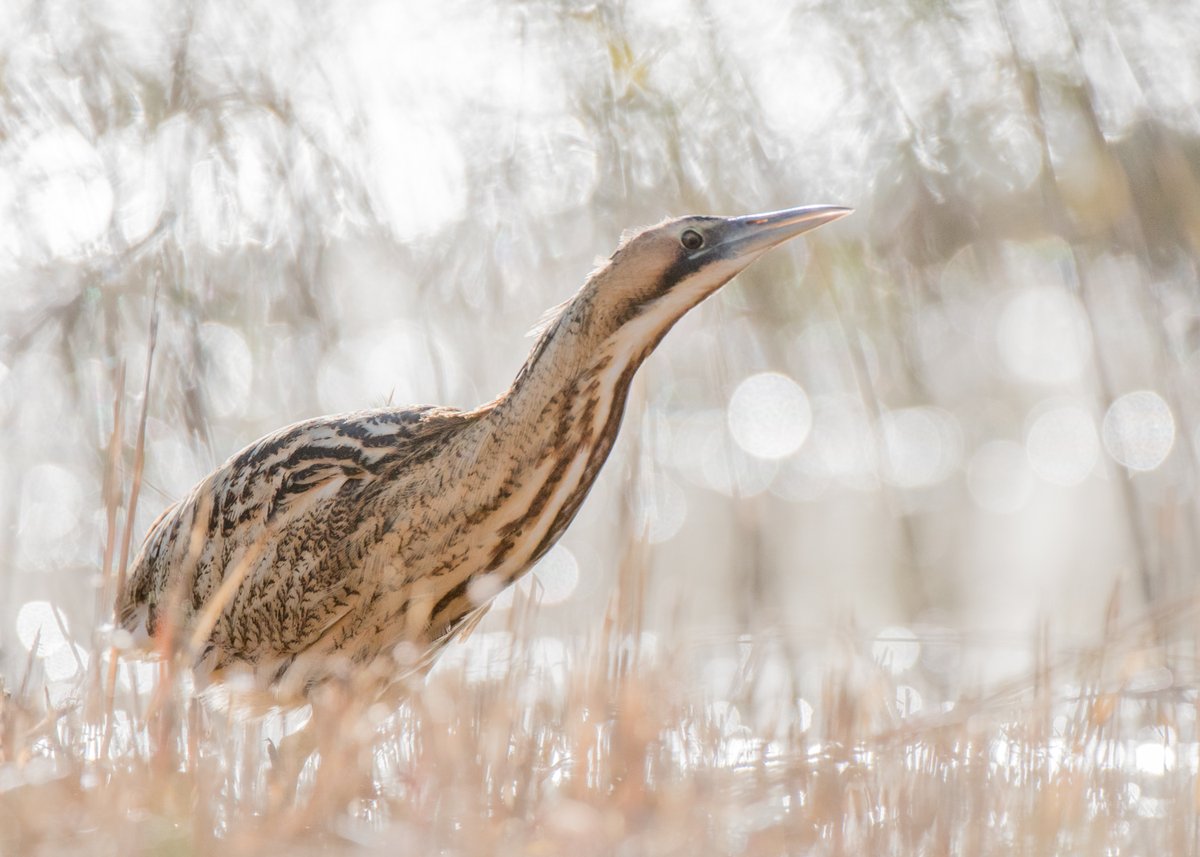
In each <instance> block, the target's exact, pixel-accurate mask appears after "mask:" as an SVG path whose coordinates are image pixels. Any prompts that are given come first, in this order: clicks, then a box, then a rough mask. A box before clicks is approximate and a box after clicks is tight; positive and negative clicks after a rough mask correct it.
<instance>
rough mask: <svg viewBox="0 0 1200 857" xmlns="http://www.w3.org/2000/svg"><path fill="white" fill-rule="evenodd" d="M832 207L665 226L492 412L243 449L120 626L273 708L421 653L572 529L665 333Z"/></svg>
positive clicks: (603, 285) (162, 522)
mask: <svg viewBox="0 0 1200 857" xmlns="http://www.w3.org/2000/svg"><path fill="white" fill-rule="evenodd" d="M848 211H849V210H848V209H843V208H836V207H832V206H811V207H807V208H800V209H790V210H787V211H782V212H774V213H771V214H765V215H751V216H748V217H741V218H721V217H685V218H680V219H677V220H670V221H666V222H664V223H662V224H659V225H657V226H654V227H651V228H649V229H647V230H644V231H643V232H641V233H639V234H637V235H635V236H633V237H632V238H630V239H628V240H627V241H625V242H623V243H622V245H621V246H620V247H619V248H618V249H617V251H616V252H615V253H614V254H613V256H612V258H611V259H610V260H609V261H608V262H607V263H606V264H605V265H603V266H601V267H600V268H599V269H598V270H596V271H595V272H593V273H592V275H591V276H589V277H588V279H587V281H586V282H585V283H584V285H583V287H582V288H581V289H580V291H579V292H578V293H577V294H576V295H575V296H574V297H573V298H572V299H571V300H570V301H569V302H567V303H566V304H565V305H564V306H563V308H562V309H561V311H560V312H558V314H557V316H556V317H554V319H553V321H552V322H551V323H550V324H549V325H548V326H547V328H546V330H545V331H544V332H543V333H542V335H541V337H540V338H539V340H538V342H537V344H536V345H535V346H534V348H533V351H532V353H531V354H530V356H529V358H528V360H527V361H526V363H525V365H524V366H523V367H522V369H521V371H520V373H519V374H518V375H517V378H516V380H515V381H514V382H513V384H512V387H511V388H510V389H509V390H508V391H507V392H505V393H504V394H503V395H501V396H500V397H499V398H497V399H496V400H495V401H494V402H491V403H489V404H486V405H484V406H482V407H480V408H477V409H475V410H472V411H457V410H453V409H449V408H437V407H414V408H384V409H379V410H373V411H362V412H358V413H352V414H344V415H339V416H329V417H319V418H317V419H313V420H308V421H306V422H302V423H297V424H295V425H292V426H288V427H286V428H283V429H280V430H279V431H277V432H275V433H273V434H270V435H267V436H266V437H264V438H262V439H260V440H258V441H256V442H255V443H254V444H252V445H250V446H249V447H247V448H246V449H244V450H242V451H241V452H239V453H238V454H236V455H235V456H233V457H232V458H231V459H229V461H227V462H226V463H225V464H223V465H222V466H221V467H219V468H218V469H217V470H216V471H214V472H213V473H212V474H210V475H209V476H208V477H207V478H206V479H204V480H203V481H202V482H201V483H200V484H198V485H197V486H196V487H195V488H194V489H193V490H192V492H191V493H190V494H189V495H188V496H187V497H186V498H184V499H183V500H182V501H180V502H179V503H177V504H175V505H174V506H172V507H171V508H169V509H168V510H167V511H166V512H164V513H163V515H162V516H161V517H160V518H159V519H158V520H157V521H156V522H155V523H154V525H153V526H152V527H151V529H150V532H149V534H148V535H147V537H146V540H145V542H144V544H143V545H142V549H141V551H140V553H139V554H138V556H137V558H136V559H135V560H134V563H133V566H132V569H131V572H130V574H129V577H128V579H127V580H126V582H125V585H124V587H123V589H122V591H121V592H120V593H119V594H118V599H117V615H118V618H119V621H120V623H121V624H122V625H123V626H124V627H125V628H127V629H129V630H133V631H137V630H144V631H146V632H148V633H149V634H150V635H156V634H161V633H162V632H163V629H164V628H165V627H168V626H171V627H176V628H178V629H179V630H181V631H182V632H183V633H182V636H183V638H185V639H187V638H189V637H190V638H191V639H192V641H193V643H194V648H193V650H192V652H191V654H192V655H193V656H194V658H195V661H196V667H197V672H198V673H199V674H200V676H201V677H202V678H206V679H209V680H211V679H212V678H214V677H218V676H221V675H222V674H224V673H226V672H227V671H228V670H230V669H231V668H244V669H245V670H247V671H249V672H250V673H251V674H252V675H253V677H254V684H255V685H256V686H257V687H259V688H267V687H274V688H275V689H276V690H277V691H279V692H281V693H283V694H285V695H287V696H293V695H296V694H301V693H303V692H304V691H305V690H306V689H307V688H308V687H309V686H311V685H312V684H313V683H314V682H319V681H321V680H323V679H325V678H327V677H329V676H330V675H332V674H335V673H337V672H339V671H340V670H343V669H345V668H347V667H348V666H350V665H354V664H361V663H366V662H369V661H374V660H375V659H376V658H377V657H378V656H379V655H386V654H388V653H389V652H391V651H392V650H393V649H394V648H395V646H396V645H397V644H399V643H401V642H406V641H407V642H410V643H413V644H415V645H416V646H417V647H418V649H419V650H422V651H430V652H431V651H434V650H436V649H437V647H439V646H440V645H441V644H442V643H444V642H445V641H446V640H447V639H449V638H450V637H451V636H452V635H453V634H454V632H455V631H456V630H457V629H458V628H460V627H462V626H463V625H464V623H465V622H467V621H468V620H469V619H470V617H471V616H472V615H473V614H476V613H477V612H478V611H480V610H483V609H486V605H487V600H486V598H487V595H489V594H490V593H494V592H496V591H498V590H499V589H500V588H502V587H503V586H504V585H507V584H508V583H510V582H511V581H512V580H514V579H515V578H516V577H517V576H519V575H520V574H522V573H523V572H525V571H526V570H527V569H529V567H530V566H531V565H533V563H534V562H536V561H537V559H538V558H540V557H541V556H542V555H543V554H544V553H545V552H546V551H547V550H549V548H550V547H551V546H552V545H553V544H554V542H555V541H556V540H557V538H558V537H559V535H560V534H561V533H562V531H563V530H564V529H565V528H566V526H567V525H568V524H569V523H570V522H571V520H572V518H573V517H574V515H575V513H576V511H577V510H578V509H579V505H580V503H582V501H583V498H584V497H585V496H586V494H587V492H588V490H589V489H590V488H591V485H592V483H593V481H594V480H595V478H596V475H597V473H598V472H599V470H600V467H601V465H603V463H604V460H605V458H606V457H607V456H608V453H609V451H610V450H611V448H612V445H613V442H614V440H615V439H616V435H617V430H618V428H619V426H620V422H621V415H622V412H623V410H624V406H625V398H626V395H627V393H628V389H629V385H630V382H631V381H632V379H633V375H634V373H635V372H636V371H637V369H638V367H639V366H640V365H641V363H642V361H643V360H645V358H646V357H647V356H648V355H649V354H650V352H651V351H653V349H654V348H655V346H656V345H657V344H658V342H659V341H660V340H661V339H662V337H663V336H664V335H665V334H666V332H667V331H668V330H669V329H670V328H671V326H672V325H673V324H674V323H675V322H676V321H678V319H679V318H680V317H682V316H683V315H684V313H686V312H687V311H688V310H689V309H690V308H691V307H693V306H695V305H696V304H698V303H699V302H700V301H702V300H703V299H704V298H705V297H707V296H708V295H710V294H712V293H713V292H714V291H716V290H717V289H718V288H720V286H722V285H723V284H724V283H726V282H728V281H729V280H730V279H731V278H732V277H733V276H734V275H735V274H737V273H738V272H739V271H740V270H742V269H743V268H745V267H746V266H747V265H749V264H750V263H751V262H752V261H753V260H754V259H756V258H758V256H760V255H761V254H762V253H764V252H766V250H768V249H770V248H771V247H773V246H775V245H776V244H779V243H781V242H782V241H785V240H787V239H788V238H791V237H794V236H796V235H799V234H801V233H802V232H805V231H808V230H809V229H813V228H815V227H817V226H820V225H822V224H824V223H828V222H830V221H832V220H835V219H837V218H839V217H842V216H844V215H845V214H847V213H848ZM485 575H486V576H487V577H486V578H485V577H484V576H485ZM167 617H170V621H165V620H166V619H167Z"/></svg>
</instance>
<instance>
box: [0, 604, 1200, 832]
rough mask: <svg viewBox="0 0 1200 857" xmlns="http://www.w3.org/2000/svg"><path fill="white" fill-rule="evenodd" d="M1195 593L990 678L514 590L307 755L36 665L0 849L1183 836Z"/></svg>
mask: <svg viewBox="0 0 1200 857" xmlns="http://www.w3.org/2000/svg"><path fill="white" fill-rule="evenodd" d="M1196 606H1197V605H1196V604H1195V603H1189V604H1186V605H1181V606H1180V607H1178V608H1176V609H1175V610H1174V611H1172V612H1171V613H1169V614H1163V615H1160V616H1158V617H1156V619H1157V621H1156V622H1155V623H1154V624H1153V625H1150V624H1141V623H1139V624H1135V625H1133V626H1131V627H1128V628H1116V627H1113V628H1111V629H1110V633H1109V635H1108V637H1107V640H1106V643H1105V644H1104V645H1103V646H1101V647H1099V648H1097V649H1095V650H1093V651H1085V652H1078V653H1074V654H1071V655H1069V656H1062V657H1059V658H1057V659H1055V660H1054V661H1050V660H1048V659H1047V658H1046V656H1045V655H1044V654H1039V653H1038V652H1037V651H1034V653H1033V655H1032V657H1033V659H1034V661H1035V663H1036V668H1035V670H1034V671H1033V673H1032V674H1031V675H1029V676H1027V677H1026V678H1023V679H1020V680H1014V681H1011V682H1009V683H1008V684H1004V685H997V686H993V687H991V688H987V689H984V688H981V687H979V686H978V685H977V684H975V685H974V687H973V686H972V682H970V681H969V680H968V679H967V678H966V677H967V676H968V675H969V674H970V673H972V672H973V671H975V670H976V669H977V668H978V667H979V666H980V665H984V664H986V662H987V661H988V659H989V658H990V657H993V656H994V655H995V654H996V653H997V651H998V647H997V646H996V645H994V644H980V645H969V644H968V643H966V642H964V641H962V640H948V639H946V638H944V637H936V636H926V637H925V638H924V639H922V638H921V637H920V636H918V638H917V642H919V644H920V645H921V649H920V651H921V657H919V658H917V659H916V660H915V661H914V662H912V663H911V665H908V660H909V657H910V656H911V655H912V654H915V653H916V650H915V649H912V648H905V647H911V646H912V641H908V640H899V641H897V642H896V645H898V646H899V648H891V649H889V648H888V645H889V644H888V641H886V640H875V641H871V640H868V639H864V638H861V637H859V636H856V635H855V634H854V633H853V632H851V631H849V630H848V631H847V632H846V633H844V634H841V635H837V636H836V637H834V638H832V639H829V638H826V639H812V640H810V641H809V642H808V643H807V644H805V645H802V646H800V647H799V652H797V650H796V649H794V648H792V647H791V646H790V645H789V644H787V643H786V640H787V639H789V635H785V634H782V633H775V634H766V635H763V636H761V637H757V638H754V639H750V638H741V639H732V640H710V641H707V642H705V643H703V644H696V645H692V646H690V647H685V646H677V647H675V648H674V649H673V650H671V651H666V650H664V648H663V647H662V645H661V643H658V644H654V645H649V644H650V643H653V642H654V641H653V638H651V637H643V638H642V640H643V641H644V642H645V643H647V645H645V646H640V647H639V646H637V645H635V644H634V643H633V637H632V636H631V635H629V634H627V633H626V632H627V628H625V627H623V625H626V623H624V622H622V621H620V620H619V619H618V618H617V617H618V615H619V612H620V611H619V610H617V609H614V610H612V611H610V615H611V616H612V617H613V621H612V622H611V623H609V624H608V625H607V626H606V628H605V633H604V634H603V635H602V636H601V637H600V638H597V639H593V640H591V641H590V642H583V641H575V644H574V645H572V644H571V643H570V642H569V641H568V643H567V645H566V647H564V645H563V643H562V641H556V640H548V639H545V638H538V637H534V636H532V635H531V634H530V633H529V632H528V631H526V630H525V628H526V627H527V626H528V622H527V619H528V615H529V613H528V611H521V610H515V611H514V614H513V615H514V616H517V615H520V616H525V617H526V620H524V621H514V622H513V623H512V626H511V627H510V630H509V631H505V632H491V633H490V634H488V635H486V636H485V637H477V638H476V639H474V640H472V641H467V643H466V644H464V645H463V646H462V647H461V648H459V649H457V650H455V649H451V650H450V653H449V655H448V658H447V660H446V661H445V662H444V663H442V664H440V665H439V666H438V667H437V668H435V669H434V670H433V671H432V672H431V673H430V674H429V675H428V676H427V677H423V678H421V679H414V680H412V681H411V682H410V683H409V684H408V685H407V686H406V687H404V688H403V692H402V698H401V699H400V700H399V701H396V702H388V701H386V699H385V700H383V701H380V699H379V697H377V696H376V695H375V694H374V693H371V692H364V689H363V687H361V686H356V684H359V685H361V684H362V683H363V682H362V681H359V680H358V679H351V680H348V681H347V682H345V683H342V684H331V685H328V686H326V687H325V688H323V689H322V691H321V692H320V693H319V695H318V696H317V697H316V698H315V699H314V700H313V710H314V717H313V719H312V721H311V723H310V725H309V728H307V729H304V730H301V732H300V733H299V734H300V735H307V736H308V737H309V738H310V739H311V740H314V741H315V742H316V743H317V745H318V746H319V757H318V758H319V761H318V759H316V758H314V759H310V760H309V761H308V763H307V764H306V765H305V767H304V768H303V770H301V771H299V772H298V773H297V771H296V767H297V766H296V764H295V761H296V760H297V759H301V758H303V753H299V754H297V753H295V752H294V751H293V750H292V749H289V742H291V741H293V740H294V739H293V738H288V739H285V740H284V741H283V743H282V746H281V747H280V749H278V750H277V749H276V745H277V744H278V742H279V740H280V734H281V725H282V724H281V722H280V717H279V715H277V714H275V715H271V716H267V717H260V718H252V719H246V718H240V717H236V716H234V717H231V716H229V715H228V714H227V713H225V712H224V711H223V710H221V709H218V708H216V707H214V706H213V705H211V704H209V703H207V702H205V701H202V700H201V699H199V698H197V697H196V696H195V695H194V694H192V693H190V692H189V689H188V681H187V676H186V674H185V673H182V672H180V671H178V670H171V669H169V668H168V666H169V665H165V664H164V665H163V666H162V667H161V673H162V676H161V679H160V680H159V681H156V682H153V683H151V684H150V685H149V686H139V685H138V683H137V681H136V679H135V680H133V681H131V682H130V683H129V685H130V686H128V687H125V688H124V689H122V690H120V691H119V692H118V693H117V701H116V709H115V711H114V718H115V719H111V720H110V719H109V718H108V717H107V716H106V714H105V712H104V706H103V705H99V704H96V703H97V701H98V700H100V699H103V696H104V695H103V693H102V692H101V686H102V683H103V682H102V676H101V675H100V673H101V672H102V666H93V667H92V669H91V670H90V672H89V674H88V675H87V676H86V677H85V679H84V680H83V681H82V682H81V685H80V688H79V694H78V699H77V700H76V701H71V702H67V703H64V704H61V705H58V706H51V705H49V704H48V702H47V700H48V697H47V696H46V695H45V694H43V693H42V692H40V691H39V689H38V687H37V682H36V681H34V680H32V679H30V680H28V681H26V682H25V683H24V685H23V687H22V688H21V689H20V690H17V691H16V692H15V693H13V694H12V695H10V696H8V697H6V698H5V699H4V700H3V703H2V707H0V853H5V854H38V853H44V854H51V853H53V854H60V853H122V854H127V853H172V854H174V853H215V852H220V853H222V854H224V855H231V854H257V853H263V852H264V851H265V850H267V849H285V850H286V852H287V853H320V852H325V851H331V850H332V851H354V850H363V851H367V852H370V851H373V850H379V851H386V852H387V853H405V854H408V853H412V854H429V853H454V854H559V853H572V854H579V855H583V854H613V853H621V854H643V853H644V854H709V853H712V854H783V853H830V854H860V853H900V854H907V853H928V854H1008V853H1014V852H1015V853H1027V854H1042V853H1045V854H1050V853H1067V852H1078V853H1088V854H1101V853H1156V854H1158V853H1194V849H1195V847H1196V845H1197V836H1198V829H1197V823H1196V818H1197V816H1196V802H1197V792H1196V780H1195V774H1196V767H1197V755H1196V748H1197V735H1196V694H1195V691H1194V679H1195V675H1194V673H1195V670H1194V664H1195V657H1194V643H1193V642H1192V640H1193V636H1192V635H1191V633H1190V628H1191V627H1193V626H1194V624H1195V621H1196V618H1197V617H1196ZM614 608H615V605H614ZM1164 635H1166V636H1167V637H1169V638H1171V639H1174V640H1176V641H1177V642H1175V643H1174V644H1172V645H1165V644H1161V643H1159V642H1156V639H1158V638H1162V637H1164ZM793 636H794V635H793ZM485 644H486V645H485ZM1035 649H1036V647H1035ZM897 653H898V654H899V656H900V659H901V660H902V661H904V663H899V664H898V663H895V662H893V656H894V655H896V654H897ZM954 661H957V666H951V668H950V669H949V670H947V668H946V666H947V664H948V663H952V662H954ZM92 663H93V664H95V665H102V664H103V661H102V660H101V659H100V658H94V659H93V660H92ZM126 669H127V670H133V666H132V665H126ZM27 678H28V677H27ZM364 681H365V680H364ZM914 699H919V700H920V701H919V702H915V703H914ZM810 705H811V708H809V706H810ZM906 708H907V709H909V710H907V711H906V710H905V709H906ZM290 717H291V719H292V723H293V725H294V724H295V722H296V720H297V717H298V715H297V714H291V715H290ZM109 728H112V729H113V739H112V741H111V743H110V744H108V746H107V752H105V749H104V748H105V746H106V742H105V734H106V732H107V730H108V729H109Z"/></svg>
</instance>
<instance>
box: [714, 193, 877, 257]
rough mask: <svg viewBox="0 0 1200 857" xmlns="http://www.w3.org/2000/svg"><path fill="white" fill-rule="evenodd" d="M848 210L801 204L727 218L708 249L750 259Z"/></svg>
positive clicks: (846, 212)
mask: <svg viewBox="0 0 1200 857" xmlns="http://www.w3.org/2000/svg"><path fill="white" fill-rule="evenodd" d="M852 211H854V209H853V208H846V207H844V206H841V205H803V206H801V207H799V208H785V209H784V210H783V211H770V212H767V213H766V214H747V215H745V216H744V217H730V218H728V219H727V220H726V221H725V226H724V228H722V230H721V241H720V243H718V244H716V245H715V246H713V247H712V248H711V249H713V250H717V251H718V252H719V253H720V254H721V255H722V256H725V257H726V258H742V257H746V256H749V257H751V258H754V257H755V256H757V255H758V254H760V253H762V252H764V251H766V250H769V249H771V248H772V247H774V246H776V245H777V244H782V243H783V242H784V241H787V240H788V239H789V238H795V237H796V236H797V235H802V234H804V233H805V232H808V231H810V230H812V229H816V228H817V227H818V226H824V225H825V224H826V223H832V222H833V221H835V220H841V219H842V218H843V217H845V216H846V215H847V214H849V213H850V212H852Z"/></svg>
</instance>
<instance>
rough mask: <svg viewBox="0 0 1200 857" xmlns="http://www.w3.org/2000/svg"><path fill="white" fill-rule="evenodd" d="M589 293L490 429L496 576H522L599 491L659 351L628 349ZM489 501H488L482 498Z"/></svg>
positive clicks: (493, 412)
mask: <svg viewBox="0 0 1200 857" xmlns="http://www.w3.org/2000/svg"><path fill="white" fill-rule="evenodd" d="M603 334H604V325H603V323H602V322H598V320H597V319H596V317H595V305H594V303H593V302H592V301H591V300H590V299H589V297H588V293H587V292H586V291H584V292H581V293H580V295H578V296H577V297H576V299H575V300H574V301H573V302H572V303H571V304H569V305H568V306H567V307H566V308H565V310H564V311H563V313H562V314H561V315H560V316H559V317H558V318H557V319H556V320H555V321H553V322H552V323H551V324H550V326H549V327H548V328H547V329H546V330H545V332H544V333H543V334H542V337H541V339H539V341H538V343H537V345H535V346H534V348H533V351H532V352H531V353H530V356H529V359H528V360H527V361H526V363H525V365H524V366H523V367H522V368H521V371H520V373H519V374H518V376H517V378H516V380H515V381H514V382H513V385H512V387H511V388H510V389H509V391H508V392H507V393H506V394H505V395H503V396H501V397H500V399H498V400H497V401H496V403H495V404H494V405H493V406H492V407H491V408H490V409H489V411H488V413H487V414H486V415H485V416H484V418H483V420H481V422H482V425H481V429H482V430H483V437H482V438H481V439H480V442H481V446H482V447H485V449H481V450H480V452H481V453H486V454H480V455H478V457H477V458H476V460H478V461H487V462H489V465H488V466H489V472H488V473H487V474H485V475H484V478H485V480H486V483H485V484H486V488H485V490H484V492H483V495H484V498H487V499H484V502H486V503H489V504H494V505H495V507H496V509H497V514H498V516H499V517H498V519H497V526H496V531H497V532H498V534H499V537H500V538H499V542H498V547H497V548H496V552H495V554H494V556H493V559H492V562H491V563H490V569H491V570H492V571H495V572H499V573H500V574H501V575H502V576H504V577H509V578H510V577H511V576H515V575H516V574H519V573H520V572H521V571H523V570H524V569H525V568H526V567H528V564H529V563H531V562H533V561H536V560H537V559H538V558H539V557H540V556H541V555H542V554H543V553H545V552H546V551H547V550H549V548H550V547H551V546H552V545H553V544H554V542H555V541H556V540H557V538H558V536H559V535H560V534H561V533H562V531H563V530H564V529H565V528H566V526H567V525H568V524H569V523H570V522H571V520H572V519H573V518H574V516H575V513H576V512H577V511H578V509H579V506H580V504H581V503H582V502H583V499H584V497H585V496H586V495H587V493H588V491H589V490H590V488H591V486H592V485H593V483H594V482H595V479H596V476H597V475H598V473H599V471H600V468H601V466H602V465H603V464H604V461H605V460H606V459H607V457H608V454H609V452H610V451H611V449H612V445H613V442H614V441H615V440H616V436H617V430H618V429H619V428H620V423H621V417H622V414H623V413H624V409H625V401H626V398H627V396H628V393H629V386H630V383H631V382H632V379H633V376H634V373H635V372H636V371H637V369H638V366H640V365H641V363H642V361H643V360H644V359H645V356H646V355H647V354H648V353H649V351H650V349H651V348H652V345H650V346H648V347H646V348H645V349H621V348H619V347H617V345H616V343H615V342H614V341H613V340H612V338H611V337H605V336H604V335H603ZM481 499H482V498H481Z"/></svg>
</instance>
